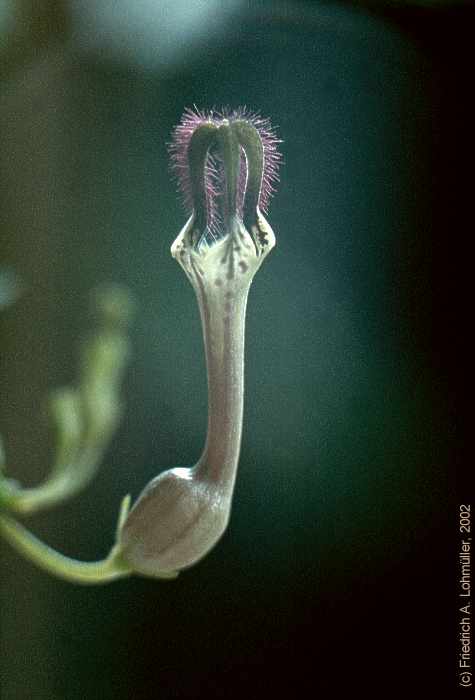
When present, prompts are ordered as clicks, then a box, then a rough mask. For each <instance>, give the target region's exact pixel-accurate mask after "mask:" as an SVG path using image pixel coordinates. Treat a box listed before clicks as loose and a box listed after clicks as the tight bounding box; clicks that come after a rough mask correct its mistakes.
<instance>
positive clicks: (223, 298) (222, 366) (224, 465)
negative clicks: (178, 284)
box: [172, 214, 275, 499]
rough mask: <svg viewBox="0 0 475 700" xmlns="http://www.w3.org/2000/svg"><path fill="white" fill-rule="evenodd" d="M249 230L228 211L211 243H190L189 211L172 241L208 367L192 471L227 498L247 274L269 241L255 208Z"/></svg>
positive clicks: (236, 434) (234, 458)
mask: <svg viewBox="0 0 475 700" xmlns="http://www.w3.org/2000/svg"><path fill="white" fill-rule="evenodd" d="M257 221H258V225H259V230H258V231H253V232H252V235H251V233H249V232H248V231H247V229H246V228H245V226H244V224H243V222H242V220H241V219H240V218H239V217H238V216H235V217H231V219H230V221H229V224H228V232H227V233H226V235H225V236H224V237H223V238H221V239H220V240H218V241H216V242H215V243H213V244H212V245H207V244H205V245H204V246H196V245H193V242H192V241H194V240H195V237H194V236H193V229H194V217H193V216H192V217H191V218H190V220H189V221H188V223H187V224H186V226H185V227H184V229H183V231H182V232H181V233H180V235H179V236H178V238H177V240H176V241H175V243H174V244H173V246H172V255H173V256H174V257H175V258H176V259H177V260H178V262H179V263H180V265H181V266H182V267H183V269H184V270H185V272H186V274H187V276H188V279H189V280H190V282H191V284H192V286H193V288H194V290H195V293H196V297H197V300H198V306H199V309H200V314H201V322H202V327H203V339H204V346H205V353H206V363H207V371H208V431H207V436H206V443H205V448H204V451H203V454H202V456H201V457H200V459H199V461H198V463H197V465H196V466H195V467H194V469H193V474H194V475H195V476H196V477H197V478H198V479H202V480H203V481H205V482H207V483H209V484H210V485H213V486H217V487H219V489H220V490H221V491H222V493H223V496H224V495H225V497H226V498H229V499H230V498H231V496H232V492H233V488H234V482H235V479H236V470H237V465H238V460H239V450H240V446H241V434H242V420H243V398H244V338H245V322H246V304H247V297H248V292H249V288H250V286H251V282H252V279H253V277H254V275H255V273H256V272H257V270H258V269H259V267H260V266H261V264H262V261H263V260H264V258H265V257H266V255H267V254H268V253H269V251H270V250H271V249H272V247H273V246H274V243H275V238H274V234H273V232H272V230H271V228H270V226H269V224H268V223H267V221H266V220H265V219H264V217H262V215H260V214H259V216H258V219H257Z"/></svg>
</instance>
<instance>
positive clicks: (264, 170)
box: [170, 107, 281, 231]
mask: <svg viewBox="0 0 475 700" xmlns="http://www.w3.org/2000/svg"><path fill="white" fill-rule="evenodd" d="M205 125H206V126H207V127H208V130H209V131H210V132H212V131H213V127H214V130H215V136H213V135H211V136H210V140H209V146H208V148H207V151H206V154H205V157H204V163H202V162H201V161H200V165H199V167H200V168H202V172H200V173H198V175H197V173H196V172H194V166H195V164H194V163H193V162H192V159H191V158H190V143H191V140H192V138H193V136H194V135H195V134H196V133H197V130H199V129H200V127H203V126H205ZM225 125H229V127H230V129H231V131H232V130H233V128H234V131H232V133H233V138H234V139H235V140H236V141H235V144H236V147H237V148H238V149H239V156H238V160H239V163H238V166H237V167H238V173H237V183H236V195H235V202H234V203H233V209H235V211H236V212H237V213H238V214H239V215H240V216H242V215H243V210H244V208H245V198H246V190H247V188H248V186H249V182H250V174H251V173H253V175H254V179H253V180H252V181H251V184H252V183H254V185H255V179H256V177H257V179H258V185H257V187H256V189H257V190H258V191H256V192H253V193H252V194H251V195H250V198H251V199H252V201H253V202H254V200H255V205H256V206H257V207H259V209H261V210H262V211H263V212H267V209H268V206H269V201H270V198H271V196H272V194H273V193H274V191H275V184H276V183H277V182H278V180H279V176H278V170H279V165H280V162H281V154H280V153H279V151H278V144H279V143H280V142H281V141H280V139H278V138H277V137H276V135H275V132H274V130H273V128H272V126H271V124H270V121H269V120H268V119H265V118H263V117H261V116H260V115H259V114H257V113H253V112H250V111H249V110H247V109H246V108H245V107H239V108H238V109H235V110H230V109H227V108H226V109H223V110H221V111H217V110H214V109H213V110H209V111H203V110H199V109H197V108H196V107H195V108H194V109H187V110H185V113H184V114H183V116H182V118H181V121H180V123H179V124H178V126H177V127H176V128H175V130H174V132H173V140H172V142H171V144H170V154H171V161H172V169H173V171H174V173H175V175H176V176H177V179H178V182H179V186H180V190H181V192H182V195H183V199H184V204H185V208H186V210H187V211H188V213H191V212H192V211H195V212H196V210H197V208H198V207H199V203H197V201H196V199H197V187H196V180H197V177H198V178H200V185H201V188H202V191H203V194H202V199H203V206H205V207H206V221H207V226H208V228H209V230H211V231H213V230H215V231H217V230H219V228H220V222H221V220H222V217H223V216H225V215H226V206H228V207H229V202H228V203H227V204H223V192H224V190H225V189H226V187H227V186H229V182H227V177H228V175H227V170H226V168H227V164H226V162H225V160H226V159H225V156H224V153H223V151H222V147H221V146H220V142H219V139H218V137H217V134H218V130H219V128H220V127H221V126H225ZM233 125H234V127H233ZM249 129H251V131H252V133H257V135H258V139H257V140H258V142H259V157H258V158H257V160H258V161H259V162H258V163H257V165H256V163H252V162H250V159H252V158H254V159H255V158H256V154H255V153H254V152H251V151H252V143H251V141H249V138H248V142H249V144H251V145H249V144H248V143H246V137H245V134H246V130H247V131H248V132H249ZM240 134H242V135H243V137H242V138H241V137H240ZM228 165H229V164H228ZM253 168H254V171H253ZM256 173H257V175H256ZM228 213H229V212H228Z"/></svg>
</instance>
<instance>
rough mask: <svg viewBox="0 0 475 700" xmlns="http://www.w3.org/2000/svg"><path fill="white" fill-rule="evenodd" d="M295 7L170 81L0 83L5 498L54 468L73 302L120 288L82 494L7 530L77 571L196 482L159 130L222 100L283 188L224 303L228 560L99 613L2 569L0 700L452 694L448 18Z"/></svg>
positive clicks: (463, 93)
mask: <svg viewBox="0 0 475 700" xmlns="http://www.w3.org/2000/svg"><path fill="white" fill-rule="evenodd" d="M264 5H265V4H264ZM268 6H269V7H270V5H269V4H268ZM294 7H297V6H294V5H292V4H291V3H287V4H286V5H285V6H284V11H281V12H279V13H276V15H274V16H272V14H271V15H269V14H267V15H265V16H264V17H261V18H260V19H256V18H255V17H253V18H248V19H246V18H245V17H244V16H243V17H242V19H240V20H239V21H238V22H236V23H235V24H234V26H233V31H232V32H230V33H229V34H228V35H227V36H225V37H221V38H220V39H219V41H216V42H211V41H210V43H209V45H208V46H206V50H205V51H203V52H202V53H200V54H199V55H198V56H194V57H192V59H191V60H189V61H187V60H186V57H184V60H183V65H180V66H179V67H175V68H174V69H173V70H169V71H167V72H163V73H159V72H154V71H148V72H147V71H139V70H138V69H127V68H126V67H123V66H121V65H119V64H117V63H113V62H111V61H109V60H107V59H101V57H100V56H97V57H96V58H95V59H93V58H92V57H89V58H86V57H85V56H81V55H77V54H76V53H75V52H74V51H71V50H70V49H69V48H68V47H65V48H64V51H62V50H59V52H58V50H57V49H55V51H54V52H53V54H48V53H47V52H46V53H45V56H44V57H39V58H38V64H39V65H40V68H39V69H37V70H39V78H38V77H35V76H34V77H33V79H32V82H33V83H34V84H35V85H36V91H32V94H26V88H25V87H24V85H23V83H22V81H24V82H25V84H28V83H27V79H26V78H24V76H29V75H31V70H32V68H31V63H32V64H33V69H34V64H35V61H34V60H33V61H32V62H31V61H30V64H29V66H26V65H25V66H24V67H19V68H16V69H15V70H13V69H10V70H9V73H8V75H7V76H6V78H5V80H4V86H5V91H4V94H6V102H4V109H3V111H2V113H1V114H2V120H3V121H2V144H1V145H2V155H1V156H0V158H1V167H2V181H3V185H2V187H3V191H2V212H3V230H2V232H3V233H4V235H5V238H4V245H3V249H4V251H5V256H4V262H6V263H7V264H9V265H14V266H15V268H16V269H17V272H18V273H19V274H20V276H21V277H22V279H23V281H24V283H25V285H26V291H25V294H24V296H23V298H22V299H21V300H20V301H19V302H18V303H17V304H16V305H15V307H11V308H10V309H8V310H7V311H6V312H5V313H4V314H3V318H2V326H1V328H2V333H3V334H4V337H5V341H4V343H3V350H2V352H4V360H5V362H4V365H3V367H4V370H2V377H1V381H2V386H3V391H2V393H3V398H2V404H3V406H2V421H3V424H2V432H3V433H4V435H5V441H6V444H7V448H8V454H9V456H11V458H10V460H9V461H10V464H11V466H10V470H11V472H12V473H15V474H16V475H17V476H19V477H20V478H21V479H22V480H23V481H25V482H28V483H32V482H34V481H35V480H36V481H38V480H39V479H40V478H41V474H42V470H44V468H45V464H46V462H47V459H48V457H49V453H50V445H49V443H48V442H45V441H44V439H43V435H44V430H45V427H44V424H43V423H42V420H41V417H40V412H39V409H40V398H41V395H43V394H44V392H45V391H46V388H47V387H48V386H54V385H58V384H62V383H64V382H68V381H70V380H71V379H72V377H73V375H74V370H73V367H74V361H75V356H74V350H73V348H74V346H75V343H77V341H78V339H79V337H80V335H81V334H82V332H83V331H84V329H85V328H87V324H88V322H87V315H86V314H85V312H84V308H85V306H86V303H87V293H88V290H89V289H90V288H91V287H92V286H94V285H95V284H96V283H99V282H102V281H104V280H115V281H119V282H122V283H125V284H127V285H128V286H129V287H130V288H131V289H132V290H133V292H134V294H135V295H136V297H137V300H138V302H139V313H138V317H137V320H136V323H135V327H134V330H133V345H134V348H135V356H134V361H133V364H132V367H131V370H130V373H129V376H128V379H127V382H126V387H125V394H126V397H127V406H128V411H127V414H126V418H125V421H124V424H123V425H122V428H121V430H120V432H119V434H118V436H117V439H116V440H115V442H114V445H113V447H112V449H111V450H110V452H109V454H108V456H107V458H106V460H105V463H104V466H103V469H102V471H101V473H100V474H99V476H98V478H97V480H96V481H95V483H94V485H93V486H92V487H90V488H89V489H88V491H87V492H85V493H84V494H83V495H81V497H78V498H77V499H75V500H74V501H73V502H71V503H70V504H67V505H65V506H64V507H61V508H60V509H58V510H56V511H55V512H51V513H48V514H45V515H41V516H38V517H37V518H35V520H34V521H31V523H30V526H31V528H32V529H33V530H34V531H35V532H36V533H37V534H39V535H40V536H42V537H43V538H44V539H45V540H46V541H48V542H49V543H50V544H52V545H53V546H55V547H57V548H58V549H60V550H61V551H63V552H66V553H68V554H70V555H72V556H75V557H77V558H84V559H97V558H100V557H102V556H103V555H104V554H105V553H106V552H107V551H108V549H109V547H110V545H111V543H112V538H113V530H114V526H115V520H116V516H117V512H118V507H119V503H120V499H121V498H122V496H123V495H125V494H126V493H128V492H131V493H132V495H133V496H134V497H136V496H137V495H138V493H139V492H140V490H141V489H142V488H143V486H144V485H145V484H146V483H147V481H148V480H149V479H150V478H151V477H152V476H154V475H155V474H157V473H158V472H159V471H161V470H163V469H166V468H168V467H170V466H174V465H189V464H192V463H193V462H195V461H196V459H197V457H198V455H199V453H200V450H201V448H202V444H203V440H204V434H205V429H206V375H205V367H204V357H203V351H202V345H201V331H200V325H199V317H198V311H197V307H196V303H195V300H194V298H193V292H192V289H191V286H190V285H189V283H188V281H187V280H186V278H185V276H184V274H183V273H182V271H181V269H180V268H179V267H178V266H177V264H176V263H175V262H174V261H173V260H172V259H171V257H170V255H169V247H170V244H171V243H172V241H173V240H174V238H175V237H176V235H177V234H178V232H179V230H180V228H181V226H182V225H183V223H184V221H185V214H184V213H183V211H182V210H181V208H180V204H179V199H178V197H177V196H176V193H175V184H174V182H173V181H172V180H171V178H170V175H169V172H168V169H167V167H168V166H167V146H166V144H167V141H168V140H169V137H170V133H171V130H172V128H173V127H174V125H175V124H176V123H177V121H178V120H179V118H180V116H181V113H182V111H183V109H184V108H185V107H187V106H191V105H193V103H196V104H197V105H198V106H199V107H202V108H208V107H211V106H213V105H216V106H221V105H230V106H238V105H243V104H245V105H247V106H249V107H250V108H252V109H256V110H259V111H260V112H261V113H262V114H263V115H264V116H269V117H270V118H271V120H272V122H273V123H274V124H276V125H277V126H278V133H279V136H280V137H281V138H282V139H283V140H284V143H283V145H282V151H283V154H284V165H283V167H282V172H281V185H280V187H279V191H278V194H277V195H276V197H275V198H274V200H273V201H272V204H271V209H270V214H269V221H270V222H271V224H272V226H273V228H274V231H275V233H276V237H277V247H276V249H275V251H274V252H273V253H272V255H271V256H270V257H269V258H268V260H267V261H266V263H265V265H264V266H263V268H262V270H261V272H260V273H259V274H258V275H257V276H256V279H255V282H254V284H253V287H252V289H251V295H250V299H249V311H248V335H247V354H246V361H247V366H246V406H245V423H244V436H243V445H242V456H241V462H240V468H239V476H238V482H237V488H236V494H235V501H234V508H233V515H232V519H231V523H230V527H229V529H228V532H227V534H226V535H225V537H224V539H223V540H222V542H221V543H220V544H219V545H218V546H217V547H216V549H215V550H214V551H213V552H212V553H211V554H210V555H209V556H208V557H207V558H206V559H205V560H204V561H203V562H202V563H201V564H200V565H198V566H197V567H196V568H194V569H192V570H190V571H188V572H185V573H184V574H182V575H181V576H180V577H179V579H178V580H177V581H176V582H173V583H160V582H154V581H147V580H143V579H131V580H128V581H124V582H120V583H116V584H113V585H110V586H106V587H103V588H97V589H86V588H80V587H74V586H71V585H68V584H66V583H62V582H60V581H56V580H53V579H50V578H48V577H47V576H46V575H45V574H43V573H42V572H40V571H38V570H36V569H34V568H33V566H31V565H30V564H29V563H26V562H23V561H20V559H19V558H18V557H17V556H16V555H14V554H12V553H11V552H10V551H9V550H8V551H7V547H4V548H3V549H4V557H3V559H2V572H4V573H5V576H4V577H3V581H2V597H3V598H2V603H1V608H2V635H1V641H2V650H3V663H2V669H1V670H2V675H3V686H2V688H3V692H2V700H12V699H13V698H15V699H17V698H18V699H23V698H25V699H26V698H28V699H29V698H34V699H35V700H36V699H38V700H40V699H41V700H42V699H43V698H45V699H46V698H48V699H50V700H51V699H56V698H57V699H62V698H65V699H67V700H76V698H78V699H79V698H81V699H82V698H88V699H95V698H104V699H106V698H117V699H119V698H120V699H122V698H124V699H125V698H155V697H157V698H162V699H164V700H165V699H168V698H201V697H203V698H257V697H261V696H262V695H264V694H265V695H270V696H271V697H272V696H277V695H278V694H280V693H281V692H282V691H284V692H285V693H287V694H288V696H289V697H300V695H301V694H302V693H303V692H304V687H305V686H306V685H309V686H310V688H312V689H313V690H314V691H315V693H318V691H327V692H329V693H331V694H332V695H330V696H331V697H333V694H335V696H336V695H337V694H338V693H339V692H342V691H347V690H353V691H358V692H360V691H361V692H364V693H365V695H367V696H370V697H373V696H374V697H376V696H379V694H380V693H382V692H384V691H385V690H386V689H388V688H395V687H397V688H400V689H405V690H413V689H421V690H422V689H424V690H425V691H428V690H429V689H430V688H435V687H438V688H439V689H440V688H448V689H451V688H455V687H456V683H457V680H456V657H455V639H456V637H455V634H456V633H455V620H456V611H457V598H456V593H455V586H456V580H457V569H456V554H457V549H456V535H457V531H456V527H457V513H458V506H456V505H455V504H456V492H457V482H456V474H455V467H456V458H455V448H456V439H455V425H456V420H455V387H456V374H457V370H458V368H459V364H460V361H461V359H460V349H459V347H458V341H457V333H458V330H457V321H456V312H457V310H458V309H459V308H460V300H461V299H462V301H463V295H464V293H463V291H462V288H461V287H462V282H463V275H462V274H461V273H460V272H459V269H460V268H459V262H460V258H461V257H463V255H464V254H465V253H464V251H463V250H461V246H463V241H464V238H465V236H466V231H467V227H468V226H469V223H468V222H469V219H468V211H469V196H468V188H469V185H468V182H467V181H466V180H465V179H464V168H465V167H466V166H467V163H468V161H469V157H470V148H471V147H472V146H473V114H470V113H469V111H468V105H467V99H466V98H467V93H468V85H469V72H470V71H469V65H470V63H469V42H470V41H471V40H472V39H471V38H470V37H471V33H470V24H471V23H472V24H471V26H472V29H473V13H472V12H471V10H470V9H469V8H468V6H467V7H463V6H457V7H445V8H444V7H437V8H433V7H425V8H424V7H416V8H410V7H402V8H401V7H398V6H397V4H394V6H392V9H391V8H388V7H386V9H383V8H382V7H381V6H379V7H375V6H374V5H373V6H369V9H368V11H367V12H366V11H365V12H360V11H358V12H355V11H354V9H353V8H351V7H350V5H349V4H347V5H327V6H325V7H324V8H323V9H321V10H319V11H318V12H316V11H315V10H314V9H313V5H312V4H310V3H307V4H306V5H305V6H302V5H301V6H299V7H300V10H301V11H300V14H299V11H295V10H294ZM302 11H303V12H304V14H302ZM40 58H41V60H40ZM45 62H46V67H45ZM48 62H49V63H48ZM55 70H56V71H57V72H58V73H59V78H56V77H55V76H56V73H54V71H55ZM28 71H30V73H29V72H28ZM41 71H43V72H41ZM51 71H53V74H52V75H53V77H52V78H51ZM45 76H46V77H45ZM42 81H44V83H45V86H44V89H43V88H42ZM55 81H56V82H55ZM5 104H6V107H5ZM470 224H471V222H470ZM2 576H3V573H2Z"/></svg>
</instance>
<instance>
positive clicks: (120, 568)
mask: <svg viewBox="0 0 475 700" xmlns="http://www.w3.org/2000/svg"><path fill="white" fill-rule="evenodd" d="M0 532H1V533H2V535H3V536H4V537H5V539H6V540H7V541H8V542H9V543H10V544H11V545H12V546H13V547H14V548H15V549H16V550H17V551H18V552H20V553H21V554H23V555H24V556H25V557H26V558H27V559H29V560H30V561H32V562H33V563H34V564H36V565H37V566H39V567H40V568H42V569H44V570H45V571H47V572H48V573H50V574H53V575H54V576H57V577H58V578H62V579H64V580H65V581H70V582H72V583H82V584H85V585H88V584H89V585H91V584H92V585H94V584H101V583H109V582H110V581H115V580H116V579H119V578H124V577H126V576H130V575H131V574H132V570H131V569H130V568H129V567H127V566H126V565H125V564H124V563H123V562H121V559H120V551H119V549H118V548H117V547H114V548H113V549H112V550H111V552H110V554H109V556H108V557H106V559H103V560H102V561H97V562H83V561H77V560H76V559H70V558H69V557H65V556H64V555H63V554H60V553H59V552H56V551H55V550H54V549H52V548H51V547H49V546H48V545H47V544H45V543H44V542H41V540H39V539H38V538H36V537H35V536H34V535H32V534H31V532H29V531H28V530H27V529H26V528H25V527H23V525H20V523H18V522H16V520H13V519H12V518H10V517H8V516H6V515H0Z"/></svg>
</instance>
